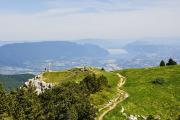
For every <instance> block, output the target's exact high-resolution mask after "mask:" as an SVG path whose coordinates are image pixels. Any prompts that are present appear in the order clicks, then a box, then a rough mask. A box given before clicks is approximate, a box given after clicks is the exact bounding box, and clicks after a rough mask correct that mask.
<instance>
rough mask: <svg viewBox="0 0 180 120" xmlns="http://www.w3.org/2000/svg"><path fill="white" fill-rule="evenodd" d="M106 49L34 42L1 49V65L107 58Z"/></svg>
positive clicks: (87, 45)
mask: <svg viewBox="0 0 180 120" xmlns="http://www.w3.org/2000/svg"><path fill="white" fill-rule="evenodd" d="M108 54H109V53H108V51H106V50H105V49H103V48H101V47H99V46H97V45H92V44H78V43H74V42H66V41H53V42H32V43H14V44H6V45H4V46H1V47H0V56H1V57H0V63H1V64H3V65H4V64H7V65H11V64H18V63H19V64H21V63H22V62H25V61H32V60H36V61H40V60H48V59H58V58H62V57H67V58H79V57H105V56H107V55H108Z"/></svg>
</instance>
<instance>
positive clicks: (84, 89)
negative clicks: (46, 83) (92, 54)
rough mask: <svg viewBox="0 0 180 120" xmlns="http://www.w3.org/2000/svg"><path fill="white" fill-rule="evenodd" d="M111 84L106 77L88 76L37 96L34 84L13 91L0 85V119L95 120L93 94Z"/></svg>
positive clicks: (95, 110)
mask: <svg viewBox="0 0 180 120" xmlns="http://www.w3.org/2000/svg"><path fill="white" fill-rule="evenodd" d="M107 85H108V81H107V78H106V77H105V76H100V77H97V76H96V75H95V74H93V75H88V76H87V77H85V78H84V79H83V80H82V81H81V82H80V83H75V82H66V83H62V84H61V85H57V86H55V87H53V88H52V89H47V90H45V91H44V92H43V93H41V94H40V95H37V93H36V91H35V89H36V88H35V87H34V85H32V84H29V85H28V86H23V87H21V88H17V89H16V90H12V91H10V92H8V91H6V90H4V89H3V87H2V85H1V86H0V119H2V120H3V119H9V120H94V119H95V117H96V113H97V109H96V108H95V107H94V106H93V105H92V104H91V102H90V99H89V97H90V94H93V93H96V92H98V91H100V90H102V89H103V88H104V87H106V86H107Z"/></svg>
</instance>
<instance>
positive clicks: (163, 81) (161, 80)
mask: <svg viewBox="0 0 180 120" xmlns="http://www.w3.org/2000/svg"><path fill="white" fill-rule="evenodd" d="M152 83H153V84H159V85H162V84H164V83H165V80H164V78H156V79H155V80H153V81H152Z"/></svg>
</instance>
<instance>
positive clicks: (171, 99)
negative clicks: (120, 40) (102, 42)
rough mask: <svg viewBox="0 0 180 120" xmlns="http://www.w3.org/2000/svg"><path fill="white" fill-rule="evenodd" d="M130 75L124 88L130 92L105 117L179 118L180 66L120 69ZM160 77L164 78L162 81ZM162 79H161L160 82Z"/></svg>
mask: <svg viewBox="0 0 180 120" xmlns="http://www.w3.org/2000/svg"><path fill="white" fill-rule="evenodd" d="M116 72H117V73H120V74H122V75H123V76H125V77H126V78H127V80H126V84H125V85H124V87H123V90H125V91H126V92H128V94H129V95H130V96H129V98H127V99H126V100H125V101H123V102H122V103H120V104H119V105H118V106H117V107H116V108H115V109H113V110H112V111H111V112H109V113H108V114H107V115H106V116H105V120H122V119H125V117H123V115H122V113H121V109H122V106H123V107H124V109H125V111H124V113H126V114H128V115H144V116H148V115H153V116H154V117H159V116H160V117H161V119H162V120H167V119H169V120H176V119H177V118H178V115H180V66H168V67H155V68H143V69H126V70H120V71H116ZM158 80H160V82H159V81H158ZM157 81H158V82H157Z"/></svg>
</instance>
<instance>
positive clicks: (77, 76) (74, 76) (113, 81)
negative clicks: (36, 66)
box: [43, 67, 119, 108]
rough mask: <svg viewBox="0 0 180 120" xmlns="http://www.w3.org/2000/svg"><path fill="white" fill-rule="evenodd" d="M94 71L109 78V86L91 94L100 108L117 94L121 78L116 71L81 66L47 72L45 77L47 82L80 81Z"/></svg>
mask: <svg viewBox="0 0 180 120" xmlns="http://www.w3.org/2000/svg"><path fill="white" fill-rule="evenodd" d="M92 73H95V74H96V75H97V76H100V75H105V76H106V77H107V78H108V84H109V87H107V88H105V89H103V90H102V91H100V92H97V93H95V94H93V95H91V101H92V103H93V104H94V105H95V106H96V107H97V108H99V107H101V105H103V104H105V103H107V102H108V101H109V100H110V99H112V98H113V97H114V95H115V94H116V91H117V89H116V86H117V83H118V80H119V78H118V77H117V75H116V73H112V72H106V71H102V70H100V69H96V68H91V67H88V68H87V70H86V71H83V70H81V69H80V68H74V69H71V70H65V71H56V72H46V73H44V74H43V79H44V81H45V82H51V83H55V84H61V83H62V82H67V81H75V82H77V83H78V82H79V81H81V80H82V79H83V78H85V77H86V76H87V75H88V74H92Z"/></svg>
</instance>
